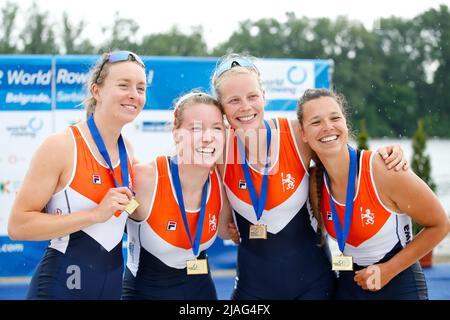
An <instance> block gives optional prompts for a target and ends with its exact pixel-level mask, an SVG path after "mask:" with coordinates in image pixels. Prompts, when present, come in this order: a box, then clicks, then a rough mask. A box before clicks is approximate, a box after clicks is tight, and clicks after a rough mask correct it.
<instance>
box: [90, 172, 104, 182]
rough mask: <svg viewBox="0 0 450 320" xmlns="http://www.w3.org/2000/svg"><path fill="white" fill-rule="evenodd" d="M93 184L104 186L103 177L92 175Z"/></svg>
mask: <svg viewBox="0 0 450 320" xmlns="http://www.w3.org/2000/svg"><path fill="white" fill-rule="evenodd" d="M92 183H93V184H102V177H101V176H100V175H99V174H93V175H92Z"/></svg>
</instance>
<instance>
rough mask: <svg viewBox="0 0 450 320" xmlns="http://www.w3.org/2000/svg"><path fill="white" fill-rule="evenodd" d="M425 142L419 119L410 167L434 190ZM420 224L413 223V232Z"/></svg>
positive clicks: (417, 230) (423, 130)
mask: <svg viewBox="0 0 450 320" xmlns="http://www.w3.org/2000/svg"><path fill="white" fill-rule="evenodd" d="M426 143H427V135H426V132H425V129H424V125H423V120H422V119H419V121H418V123H417V130H416V132H415V133H414V135H413V138H412V147H413V157H412V161H411V169H412V170H413V171H414V172H415V173H416V174H417V176H419V177H420V178H421V179H422V180H423V181H424V182H425V183H426V184H427V185H428V186H429V187H430V189H431V190H433V191H435V190H436V184H435V183H434V182H433V179H432V177H431V163H430V157H429V156H428V155H427V154H425V150H426ZM421 229H422V226H420V225H418V224H417V223H414V224H413V233H414V234H417V233H418V232H419V231H420V230H421Z"/></svg>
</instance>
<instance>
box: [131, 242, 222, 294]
mask: <svg viewBox="0 0 450 320" xmlns="http://www.w3.org/2000/svg"><path fill="white" fill-rule="evenodd" d="M199 258H200V259H202V258H206V254H205V252H202V253H201V254H200V256H199ZM122 299H123V300H217V293H216V288H215V286H214V282H213V280H212V277H211V274H210V273H208V274H201V275H187V273H186V268H184V269H176V268H171V267H169V266H167V265H166V264H164V263H163V262H162V261H161V260H159V259H158V258H156V257H155V256H153V255H152V254H151V253H149V252H147V251H146V250H144V249H143V248H142V249H141V252H140V255H139V269H138V271H137V273H136V277H135V276H133V274H132V273H131V271H130V270H129V269H128V268H126V270H125V276H124V278H123V285H122Z"/></svg>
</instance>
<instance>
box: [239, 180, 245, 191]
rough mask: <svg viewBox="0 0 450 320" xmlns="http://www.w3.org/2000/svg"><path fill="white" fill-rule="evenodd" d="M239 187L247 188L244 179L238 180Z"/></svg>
mask: <svg viewBox="0 0 450 320" xmlns="http://www.w3.org/2000/svg"><path fill="white" fill-rule="evenodd" d="M238 186H239V189H241V190H247V183H246V182H245V180H239V185H238Z"/></svg>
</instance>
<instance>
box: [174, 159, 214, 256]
mask: <svg viewBox="0 0 450 320" xmlns="http://www.w3.org/2000/svg"><path fill="white" fill-rule="evenodd" d="M170 169H171V171H172V179H173V186H174V188H175V193H176V196H177V200H178V205H179V207H180V211H181V217H182V218H183V223H184V228H185V229H186V233H187V235H188V238H189V242H190V243H191V247H192V251H193V252H194V256H195V257H197V255H198V250H199V248H200V240H201V238H202V233H203V221H204V218H205V209H206V198H207V196H208V186H209V177H208V179H206V182H205V185H204V186H203V195H202V205H201V207H200V216H199V217H198V223H197V229H196V232H195V238H194V242H192V236H191V231H190V230H189V224H188V220H187V216H186V210H185V208H184V200H183V191H182V190H181V181H180V175H179V173H178V164H177V158H176V157H175V158H174V159H173V160H171V161H170Z"/></svg>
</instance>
